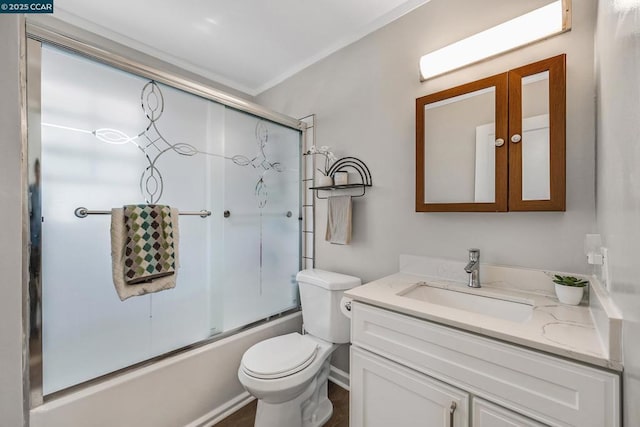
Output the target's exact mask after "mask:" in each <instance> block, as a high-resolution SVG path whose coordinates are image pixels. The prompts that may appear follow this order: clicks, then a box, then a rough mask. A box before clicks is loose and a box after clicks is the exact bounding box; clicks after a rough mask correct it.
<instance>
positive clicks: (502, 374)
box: [350, 301, 621, 427]
mask: <svg viewBox="0 0 640 427" xmlns="http://www.w3.org/2000/svg"><path fill="white" fill-rule="evenodd" d="M351 341H352V347H351V424H350V425H351V427H374V426H394V427H396V426H397V427H404V426H414V425H415V426H418V425H420V426H430V427H439V426H451V425H453V426H455V427H461V426H468V425H470V426H473V427H507V426H520V427H533V426H536V427H538V426H554V427H568V426H576V427H578V426H579V427H620V425H621V421H620V378H619V375H618V374H616V373H612V372H608V371H606V370H603V369H598V368H593V367H590V366H586V365H582V364H579V363H575V362H571V361H568V360H565V359H561V358H559V357H554V356H550V355H547V354H543V353H540V352H537V351H533V350H528V349H525V348H522V347H518V346H515V345H511V344H507V343H504V342H501V341H497V340H494V339H490V338H485V337H482V336H479V335H476V334H471V333H468V332H464V331H461V330H458V329H454V328H451V327H447V326H442V325H439V324H436V323H432V322H429V321H427V320H422V319H418V318H415V317H411V316H407V315H404V314H399V313H396V312H392V311H389V310H385V309H382V308H378V307H374V306H371V305H367V304H363V303H361V302H357V301H354V303H353V304H352V318H351ZM452 402H454V403H455V404H456V405H455V407H456V408H455V411H454V412H453V420H451V418H450V417H449V412H450V408H451V404H452ZM451 422H453V424H451Z"/></svg>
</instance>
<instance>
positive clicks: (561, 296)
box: [555, 283, 584, 305]
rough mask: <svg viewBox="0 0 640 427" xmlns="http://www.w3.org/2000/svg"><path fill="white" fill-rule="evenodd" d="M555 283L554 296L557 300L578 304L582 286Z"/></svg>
mask: <svg viewBox="0 0 640 427" xmlns="http://www.w3.org/2000/svg"><path fill="white" fill-rule="evenodd" d="M555 285H556V296H557V297H558V300H559V301H560V302H561V303H563V304H569V305H578V304H580V301H582V295H583V294H584V287H582V288H578V287H576V286H564V285H559V284H557V283H556V284H555Z"/></svg>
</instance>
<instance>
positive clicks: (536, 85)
mask: <svg viewBox="0 0 640 427" xmlns="http://www.w3.org/2000/svg"><path fill="white" fill-rule="evenodd" d="M521 85H522V200H549V198H550V197H551V179H550V175H549V165H550V150H549V71H543V72H541V73H537V74H533V75H531V76H527V77H525V78H523V79H522V83H521Z"/></svg>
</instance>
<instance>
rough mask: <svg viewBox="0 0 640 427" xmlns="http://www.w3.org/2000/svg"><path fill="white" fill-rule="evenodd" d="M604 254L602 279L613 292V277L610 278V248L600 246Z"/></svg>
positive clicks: (606, 287)
mask: <svg viewBox="0 0 640 427" xmlns="http://www.w3.org/2000/svg"><path fill="white" fill-rule="evenodd" d="M600 253H601V254H602V267H601V270H600V281H601V282H602V285H603V286H604V288H605V289H606V290H607V291H609V292H611V279H610V278H609V249H607V248H600Z"/></svg>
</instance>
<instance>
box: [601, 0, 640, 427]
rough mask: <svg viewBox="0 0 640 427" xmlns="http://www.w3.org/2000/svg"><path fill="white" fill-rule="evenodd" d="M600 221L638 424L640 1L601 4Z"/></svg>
mask: <svg viewBox="0 0 640 427" xmlns="http://www.w3.org/2000/svg"><path fill="white" fill-rule="evenodd" d="M598 4H599V6H598V23H597V29H596V51H597V56H596V60H597V88H598V119H597V129H598V137H597V139H598V146H597V153H598V156H597V158H598V161H597V176H598V181H597V198H596V199H597V222H598V231H599V232H600V233H601V234H602V236H603V241H604V245H605V246H607V247H608V248H609V261H610V273H611V279H612V283H613V297H614V300H615V301H616V303H617V305H618V307H619V308H620V309H621V310H622V313H623V317H624V324H623V351H624V353H623V359H624V368H625V373H624V401H625V404H624V413H625V425H626V426H628V427H636V426H640V406H638V402H640V340H639V339H638V337H640V279H639V277H640V276H639V275H638V266H639V265H640V262H639V261H638V253H639V251H640V2H638V1H637V0H599V1H598Z"/></svg>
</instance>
